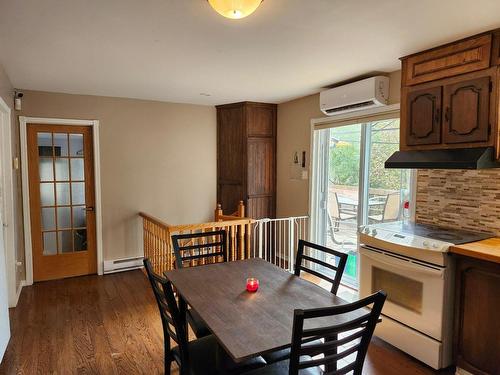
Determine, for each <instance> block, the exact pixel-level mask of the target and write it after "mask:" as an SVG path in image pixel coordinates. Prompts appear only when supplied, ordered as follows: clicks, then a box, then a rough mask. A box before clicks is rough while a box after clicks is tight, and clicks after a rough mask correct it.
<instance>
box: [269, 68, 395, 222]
mask: <svg viewBox="0 0 500 375" xmlns="http://www.w3.org/2000/svg"><path fill="white" fill-rule="evenodd" d="M389 77H390V96H389V102H390V104H395V103H399V99H400V93H401V92H400V87H401V71H396V72H393V73H390V75H389ZM321 117H324V114H323V113H322V112H321V111H320V110H319V94H315V95H310V96H306V97H304V98H300V99H295V100H292V101H290V102H286V103H283V104H280V105H278V140H277V143H278V145H277V149H278V151H277V153H278V155H277V169H278V173H277V207H276V208H277V216H278V217H285V216H298V215H307V214H308V212H309V180H296V179H291V178H290V166H291V164H292V161H293V159H292V158H293V154H294V152H295V151H297V152H299V155H300V152H302V151H306V161H307V163H309V158H310V155H311V153H310V142H311V119H314V118H321ZM309 175H310V173H309Z"/></svg>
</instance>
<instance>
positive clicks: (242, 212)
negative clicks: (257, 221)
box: [238, 201, 245, 217]
mask: <svg viewBox="0 0 500 375" xmlns="http://www.w3.org/2000/svg"><path fill="white" fill-rule="evenodd" d="M238 216H239V217H245V203H243V201H240V203H238Z"/></svg>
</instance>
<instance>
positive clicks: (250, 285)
mask: <svg viewBox="0 0 500 375" xmlns="http://www.w3.org/2000/svg"><path fill="white" fill-rule="evenodd" d="M257 289H259V280H258V279H256V278H255V277H249V278H248V279H247V291H248V292H250V293H255V292H256V291H257Z"/></svg>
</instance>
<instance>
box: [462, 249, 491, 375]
mask: <svg viewBox="0 0 500 375" xmlns="http://www.w3.org/2000/svg"><path fill="white" fill-rule="evenodd" d="M456 259H457V276H456V277H457V279H456V281H457V284H456V295H455V297H456V298H455V333H454V344H455V345H454V349H455V360H456V363H457V366H458V367H461V368H463V369H464V370H467V371H469V372H471V373H472V374H481V375H486V374H489V375H500V354H499V353H500V264H498V263H493V262H487V261H483V260H478V259H474V258H469V257H465V256H460V255H457V256H456Z"/></svg>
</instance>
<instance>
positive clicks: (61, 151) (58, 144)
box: [54, 133, 68, 156]
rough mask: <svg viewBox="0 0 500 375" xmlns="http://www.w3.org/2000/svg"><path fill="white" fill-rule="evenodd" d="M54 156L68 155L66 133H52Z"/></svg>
mask: <svg viewBox="0 0 500 375" xmlns="http://www.w3.org/2000/svg"><path fill="white" fill-rule="evenodd" d="M54 153H55V156H68V134H65V133H54Z"/></svg>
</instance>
